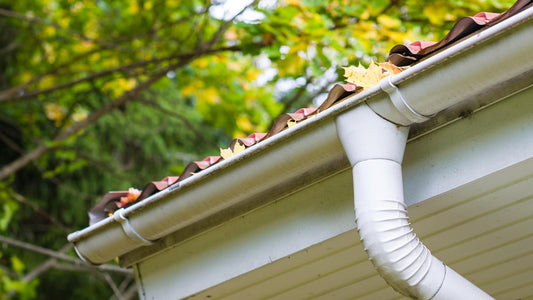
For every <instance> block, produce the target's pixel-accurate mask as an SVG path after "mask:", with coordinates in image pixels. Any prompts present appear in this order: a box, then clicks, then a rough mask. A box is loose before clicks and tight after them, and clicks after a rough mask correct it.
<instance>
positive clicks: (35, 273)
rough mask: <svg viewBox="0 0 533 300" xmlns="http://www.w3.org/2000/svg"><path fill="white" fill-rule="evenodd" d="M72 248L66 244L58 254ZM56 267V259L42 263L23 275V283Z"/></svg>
mask: <svg viewBox="0 0 533 300" xmlns="http://www.w3.org/2000/svg"><path fill="white" fill-rule="evenodd" d="M71 248H72V244H70V243H69V244H66V245H65V246H63V247H62V248H61V249H60V250H59V253H65V252H67V251H69V250H70V249H71ZM56 265H57V259H56V258H49V259H47V260H46V261H45V262H44V263H42V264H40V265H39V266H37V267H36V268H34V269H33V270H31V271H30V272H29V273H28V274H26V275H24V281H25V282H29V281H30V280H32V279H33V278H36V277H39V276H40V275H41V274H42V273H44V272H46V271H48V269H50V268H54V267H55V266H56Z"/></svg>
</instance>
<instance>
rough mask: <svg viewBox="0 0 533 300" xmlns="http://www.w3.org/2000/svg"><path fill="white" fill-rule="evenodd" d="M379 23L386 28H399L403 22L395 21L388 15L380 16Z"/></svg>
mask: <svg viewBox="0 0 533 300" xmlns="http://www.w3.org/2000/svg"><path fill="white" fill-rule="evenodd" d="M377 21H378V23H379V24H381V25H383V26H384V27H386V28H399V27H400V26H402V22H401V21H400V20H398V19H394V18H392V17H389V16H387V15H380V16H378V19H377Z"/></svg>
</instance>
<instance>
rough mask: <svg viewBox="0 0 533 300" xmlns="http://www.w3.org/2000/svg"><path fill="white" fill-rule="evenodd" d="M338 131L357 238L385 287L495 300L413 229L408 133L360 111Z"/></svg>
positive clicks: (418, 294)
mask: <svg viewBox="0 0 533 300" xmlns="http://www.w3.org/2000/svg"><path fill="white" fill-rule="evenodd" d="M337 130H338V133H339V137H340V140H341V142H342V144H343V146H344V149H345V151H346V153H347V155H348V158H349V160H350V163H351V164H352V166H353V183H354V208H355V215H356V222H357V227H358V230H359V235H360V237H361V241H362V242H363V245H364V247H365V251H367V253H368V255H369V258H370V260H371V261H372V263H373V264H374V266H375V267H376V269H377V270H378V272H379V273H380V275H381V276H382V277H383V278H384V279H385V280H386V281H387V283H389V285H391V286H392V287H393V288H394V289H395V290H396V291H398V292H400V293H401V294H403V295H406V296H409V297H412V298H414V299H492V297H490V296H489V295H487V294H486V293H485V292H483V291H482V290H481V289H479V288H478V287H476V286H475V285H473V284H472V283H470V282H469V281H468V280H466V279H465V278H463V277H461V276H460V275H459V274H457V273H456V272H454V271H453V270H452V269H450V268H449V267H447V266H446V265H445V264H444V263H443V262H441V261H440V260H438V259H437V258H435V257H434V256H433V255H431V252H430V251H429V249H428V248H427V247H426V246H424V245H423V244H422V243H421V242H420V240H419V239H418V238H417V236H416V234H415V233H414V232H413V230H412V229H411V226H410V224H409V218H408V216H407V210H406V205H405V202H404V199H403V180H402V167H401V164H402V159H403V152H404V149H405V144H406V140H407V133H408V128H407V127H403V126H397V125H395V124H393V123H391V122H389V121H386V120H384V119H382V118H381V117H379V116H378V115H376V114H375V113H374V112H373V111H372V109H370V108H369V107H368V106H367V105H360V106H359V107H357V108H356V109H354V110H352V111H350V112H348V113H346V114H344V115H341V116H339V117H338V118H337Z"/></svg>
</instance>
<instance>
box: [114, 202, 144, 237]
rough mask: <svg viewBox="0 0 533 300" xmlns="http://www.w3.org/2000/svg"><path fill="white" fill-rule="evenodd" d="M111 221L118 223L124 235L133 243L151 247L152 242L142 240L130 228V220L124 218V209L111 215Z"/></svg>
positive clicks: (131, 227) (133, 229)
mask: <svg viewBox="0 0 533 300" xmlns="http://www.w3.org/2000/svg"><path fill="white" fill-rule="evenodd" d="M113 219H114V220H115V221H116V222H118V223H120V225H121V226H122V230H124V233H126V235H127V236H128V238H130V239H131V240H132V241H134V242H139V243H141V244H143V245H151V244H153V243H154V241H151V240H149V239H146V238H144V237H143V236H141V235H140V234H139V233H138V232H137V231H136V230H135V228H133V226H131V222H130V220H128V218H126V217H125V216H124V208H121V209H119V210H117V211H115V213H114V214H113Z"/></svg>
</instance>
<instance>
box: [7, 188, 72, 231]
mask: <svg viewBox="0 0 533 300" xmlns="http://www.w3.org/2000/svg"><path fill="white" fill-rule="evenodd" d="M13 198H15V200H17V201H18V202H20V203H22V204H24V205H27V206H29V207H30V208H31V209H32V210H33V211H34V212H35V213H37V214H39V215H41V216H43V217H44V218H45V219H47V220H48V221H49V222H50V223H52V224H54V225H57V226H58V227H59V228H61V229H62V230H63V231H64V232H66V233H69V232H70V231H71V230H70V228H68V227H67V226H65V225H63V223H61V222H59V221H58V220H57V219H56V218H54V217H52V216H51V215H50V214H49V213H47V212H46V211H44V210H43V209H41V208H40V207H39V206H37V205H35V204H34V203H32V202H31V201H29V200H28V199H26V198H25V197H24V196H22V195H21V194H19V193H17V192H13Z"/></svg>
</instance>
